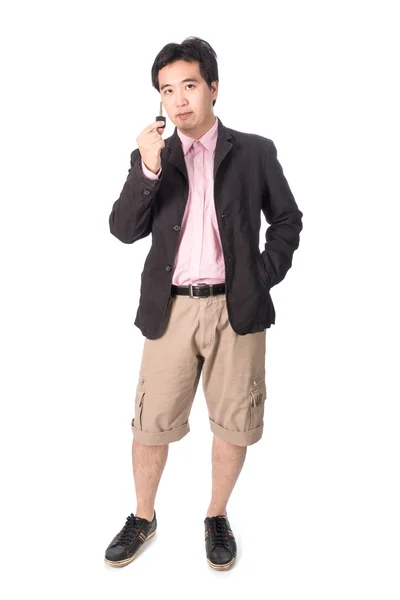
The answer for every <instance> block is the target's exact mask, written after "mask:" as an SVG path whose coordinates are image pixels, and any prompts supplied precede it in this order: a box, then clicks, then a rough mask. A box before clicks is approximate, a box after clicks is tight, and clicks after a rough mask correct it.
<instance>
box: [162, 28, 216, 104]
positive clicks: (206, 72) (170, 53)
mask: <svg viewBox="0 0 400 600" xmlns="http://www.w3.org/2000/svg"><path fill="white" fill-rule="evenodd" d="M177 60H184V61H186V62H188V63H190V62H195V61H197V62H199V67H200V74H201V76H202V77H203V79H204V80H205V81H206V82H207V85H208V87H209V88H210V89H211V82H212V81H219V80H218V65H217V55H216V53H215V51H214V50H213V49H212V48H211V46H210V44H209V43H208V42H206V41H205V40H202V39H201V38H198V37H194V36H191V37H188V38H186V39H185V40H183V42H182V43H181V44H175V43H170V44H167V45H166V46H164V48H163V49H162V50H160V52H159V53H158V54H157V56H156V58H155V61H154V63H153V66H152V67H151V83H152V85H153V87H154V88H155V89H156V90H157V92H159V91H160V86H159V83H158V72H159V71H160V69H163V68H164V67H166V66H167V65H170V64H171V63H174V62H175V61H177ZM215 102H216V99H214V100H213V106H214V105H215Z"/></svg>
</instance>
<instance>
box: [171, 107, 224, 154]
mask: <svg viewBox="0 0 400 600" xmlns="http://www.w3.org/2000/svg"><path fill="white" fill-rule="evenodd" d="M177 134H178V135H179V138H180V140H181V142H182V150H183V153H184V155H185V156H186V154H187V153H188V152H189V150H190V148H191V147H192V145H193V142H194V141H195V140H194V139H193V138H191V137H189V136H187V135H185V134H184V133H182V132H181V131H179V129H177ZM217 138H218V117H215V123H214V125H213V126H212V127H211V129H209V130H208V131H206V132H205V133H204V134H203V135H202V136H201V137H200V138H199V140H198V141H199V142H201V143H202V144H203V146H204V147H205V148H207V150H209V151H210V152H214V151H215V146H216V144H217Z"/></svg>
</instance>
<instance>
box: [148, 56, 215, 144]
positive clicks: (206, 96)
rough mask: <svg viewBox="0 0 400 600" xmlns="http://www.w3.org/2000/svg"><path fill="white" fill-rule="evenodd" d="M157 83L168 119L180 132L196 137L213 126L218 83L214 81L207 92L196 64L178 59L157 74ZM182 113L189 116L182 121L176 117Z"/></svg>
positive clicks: (205, 84)
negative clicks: (213, 104)
mask: <svg viewBox="0 0 400 600" xmlns="http://www.w3.org/2000/svg"><path fill="white" fill-rule="evenodd" d="M185 79H191V80H193V81H184V80H185ZM158 82H159V86H160V95H161V100H162V103H163V106H164V109H165V111H166V113H167V115H168V118H169V119H170V120H171V121H172V123H174V125H175V126H176V127H177V128H178V129H179V130H180V131H182V133H184V134H186V135H188V136H190V137H193V138H195V137H200V136H201V135H203V133H204V132H205V131H207V130H208V129H209V128H210V127H212V125H213V124H214V122H215V116H214V113H213V106H212V102H213V100H215V98H216V97H217V95H218V81H213V82H212V84H211V89H210V88H209V87H208V85H207V83H206V81H205V80H204V79H203V77H202V76H201V75H200V70H199V63H198V62H192V63H187V62H185V61H183V60H178V61H176V62H174V63H172V64H170V65H168V66H166V67H164V68H163V69H161V70H160V71H159V73H158ZM181 113H190V114H189V115H188V116H187V117H186V118H184V117H181V116H179V115H180V114H181Z"/></svg>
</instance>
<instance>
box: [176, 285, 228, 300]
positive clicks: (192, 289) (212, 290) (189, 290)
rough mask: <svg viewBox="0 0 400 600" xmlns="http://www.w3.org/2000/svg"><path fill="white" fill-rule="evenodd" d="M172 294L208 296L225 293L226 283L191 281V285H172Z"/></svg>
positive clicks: (193, 296)
mask: <svg viewBox="0 0 400 600" xmlns="http://www.w3.org/2000/svg"><path fill="white" fill-rule="evenodd" d="M171 294H178V295H179V296H190V297H191V298H207V296H216V295H217V294H225V283H214V284H208V283H189V285H171Z"/></svg>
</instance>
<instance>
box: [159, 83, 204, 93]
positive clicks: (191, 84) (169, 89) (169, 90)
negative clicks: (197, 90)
mask: <svg viewBox="0 0 400 600" xmlns="http://www.w3.org/2000/svg"><path fill="white" fill-rule="evenodd" d="M188 85H190V86H191V87H196V86H195V85H194V84H193V83H188V84H187V86H186V87H188ZM171 91H172V90H171V88H168V89H167V90H165V91H164V95H165V94H166V93H167V92H171Z"/></svg>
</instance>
